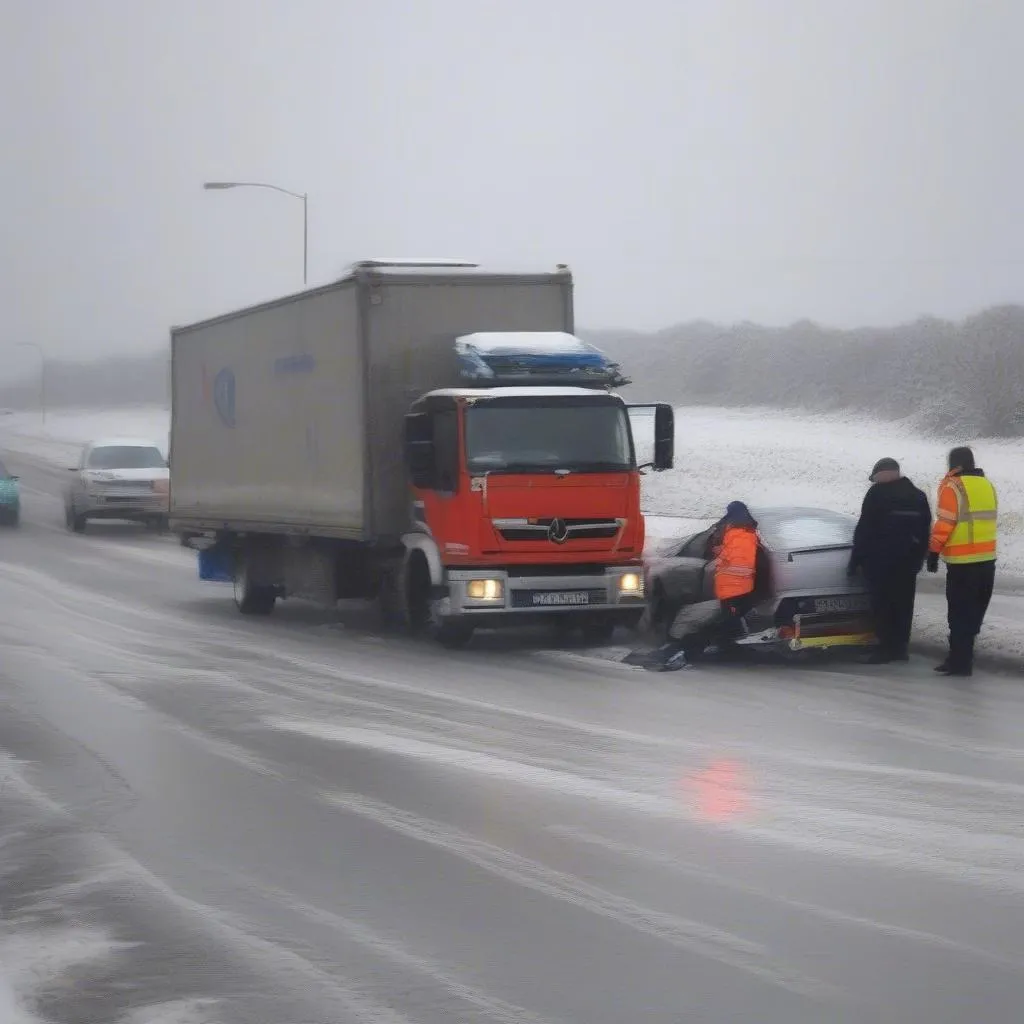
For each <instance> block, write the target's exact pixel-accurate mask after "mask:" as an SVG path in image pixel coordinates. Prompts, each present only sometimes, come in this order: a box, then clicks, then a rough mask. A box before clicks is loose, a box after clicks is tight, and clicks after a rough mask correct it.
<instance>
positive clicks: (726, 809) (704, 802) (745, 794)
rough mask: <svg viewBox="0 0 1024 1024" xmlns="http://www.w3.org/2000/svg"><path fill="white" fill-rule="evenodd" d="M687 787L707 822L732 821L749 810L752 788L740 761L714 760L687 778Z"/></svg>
mask: <svg viewBox="0 0 1024 1024" xmlns="http://www.w3.org/2000/svg"><path fill="white" fill-rule="evenodd" d="M684 786H685V787H686V788H687V789H688V790H689V791H690V793H691V794H692V796H693V800H694V805H695V810H696V812H697V817H699V818H701V819H703V820H704V821H718V822H721V821H733V820H735V819H736V818H739V817H741V816H742V815H743V814H745V813H746V812H747V811H748V810H749V809H750V786H749V784H748V780H747V776H746V773H745V772H744V770H743V766H742V765H741V764H740V763H739V762H738V761H728V760H715V761H712V762H711V763H710V764H709V765H708V766H707V768H703V769H701V770H700V771H698V772H696V773H694V774H693V775H691V776H690V777H689V778H688V779H685V780H684Z"/></svg>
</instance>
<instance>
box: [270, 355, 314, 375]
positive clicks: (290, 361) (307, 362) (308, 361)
mask: <svg viewBox="0 0 1024 1024" xmlns="http://www.w3.org/2000/svg"><path fill="white" fill-rule="evenodd" d="M314 369H316V360H315V359H314V358H313V357H312V356H311V355H299V356H282V357H281V358H280V359H276V360H275V361H274V373H275V374H277V376H279V377H280V376H283V375H284V374H288V373H312V372H313V370H314Z"/></svg>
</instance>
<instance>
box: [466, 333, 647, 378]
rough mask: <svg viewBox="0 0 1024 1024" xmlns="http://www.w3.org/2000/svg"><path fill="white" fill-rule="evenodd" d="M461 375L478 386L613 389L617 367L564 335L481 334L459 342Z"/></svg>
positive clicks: (596, 351) (571, 336)
mask: <svg viewBox="0 0 1024 1024" xmlns="http://www.w3.org/2000/svg"><path fill="white" fill-rule="evenodd" d="M455 352H456V356H457V358H458V363H459V376H460V377H461V378H462V380H463V381H465V382H466V383H467V384H471V385H474V386H477V387H498V386H502V385H509V384H536V385H545V384H548V385H563V384H564V385H576V386H580V387H592V388H615V387H621V386H622V385H624V384H628V383H629V380H628V379H627V378H626V377H625V376H623V374H622V370H621V368H620V367H619V365H618V363H614V362H612V361H611V360H610V359H609V358H608V357H607V356H606V355H605V354H604V353H603V352H602V351H601V350H600V349H598V348H595V347H594V346H593V345H590V344H588V343H587V342H585V341H582V340H581V339H580V338H577V337H576V336H575V335H573V334H567V333H566V332H564V331H481V332H478V333H476V334H466V335H463V336H462V337H459V338H456V339H455Z"/></svg>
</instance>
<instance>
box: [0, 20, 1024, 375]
mask: <svg viewBox="0 0 1024 1024" xmlns="http://www.w3.org/2000/svg"><path fill="white" fill-rule="evenodd" d="M0 18H2V23H0V124H2V126H3V132H4V145H3V159H2V162H0V189H2V195H3V203H4V208H3V209H4V213H3V230H2V231H0V298H2V301H3V307H4V308H3V318H2V320H0V324H2V334H0V349H3V350H4V356H3V366H4V367H7V368H8V369H11V368H13V367H14V366H15V364H17V365H18V366H19V367H20V366H21V364H22V363H24V364H25V365H26V366H29V365H31V363H30V361H29V360H30V357H31V353H29V352H27V351H26V350H24V349H21V350H20V352H19V353H18V354H15V353H12V352H11V350H10V346H11V345H12V344H13V343H14V342H15V341H20V340H31V341H35V342H38V343H39V344H41V345H43V346H44V347H45V348H46V350H47V351H48V352H50V353H52V354H53V355H55V356H67V355H77V356H87V355H90V354H105V353H108V352H127V351H152V350H154V349H155V348H157V346H159V345H161V344H165V343H166V334H167V328H168V325H169V324H171V323H175V322H187V321H189V320H194V319H198V318H200V317H202V316H205V315H208V314H212V313H217V312H222V311H226V310H228V309H231V308H233V307H236V306H239V305H243V304H246V303H249V302H252V301H258V300H260V299H264V298H269V297H272V296H275V295H278V294H283V293H286V292H288V291H292V290H295V289H297V288H299V287H301V283H302V209H301V204H300V203H299V202H297V201H295V200H291V199H288V198H287V197H286V196H282V195H277V194H275V193H272V192H264V191H260V190H247V191H242V190H236V191H233V192H203V191H202V190H201V184H202V182H203V180H204V179H217V178H230V179H247V180H256V181H268V182H272V183H275V184H278V185H281V186H284V187H286V188H290V189H294V190H296V191H299V192H302V191H308V192H309V197H310V199H309V215H310V281H311V283H318V282H323V281H326V280H329V279H331V278H332V277H336V276H338V275H339V274H340V273H341V271H342V269H343V268H344V267H345V265H346V264H348V263H349V262H351V261H352V260H353V259H355V258H358V257H365V256H380V255H388V256H394V255H400V256H410V255H412V256H425V255H426V256H459V257H466V258H471V259H475V260H478V261H481V262H492V263H499V264H512V265H515V266H519V265H524V264H528V265H536V266H547V265H551V264H554V263H556V262H567V263H569V264H570V265H571V266H572V267H573V268H574V270H575V272H576V276H577V318H578V322H579V323H580V324H581V325H585V326H591V327H611V326H628V327H637V328H657V327H661V326H666V325H669V324H671V323H673V322H676V321H679V320H684V319H691V318H709V319H716V320H728V321H733V320H740V319H751V320H758V321H763V322H768V323H776V324H777V323H786V322H789V321H792V320H794V319H797V318H801V317H810V318H812V319H816V320H819V321H823V322H826V323H832V324H837V325H844V326H845V325H854V324H861V323H889V322H895V321H899V320H903V319H908V318H913V317H916V316H917V315H919V314H921V313H925V312H927V313H934V314H938V315H945V316H959V315H962V314H963V313H965V312H968V311H971V310H973V309H975V308H978V307H981V306H984V305H986V304H989V303H994V302H1003V301H1024V238H1022V235H1024V230H1022V225H1024V198H1022V196H1024V89H1022V87H1021V83H1020V74H1021V72H1020V68H1019V58H1020V53H1021V46H1022V39H1024V2H1021V0H631V2H628V3H624V2H621V0H430V2H426V0H373V2H367V0H359V2H349V0H0ZM0 372H2V370H0Z"/></svg>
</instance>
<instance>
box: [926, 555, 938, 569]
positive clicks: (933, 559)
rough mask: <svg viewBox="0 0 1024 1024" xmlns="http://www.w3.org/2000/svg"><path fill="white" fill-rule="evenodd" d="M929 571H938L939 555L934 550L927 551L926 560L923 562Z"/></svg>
mask: <svg viewBox="0 0 1024 1024" xmlns="http://www.w3.org/2000/svg"><path fill="white" fill-rule="evenodd" d="M925 564H926V565H927V567H928V571H929V572H938V571H939V556H938V555H937V554H936V553H935V552H934V551H929V552H928V561H927V562H926V563H925Z"/></svg>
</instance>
